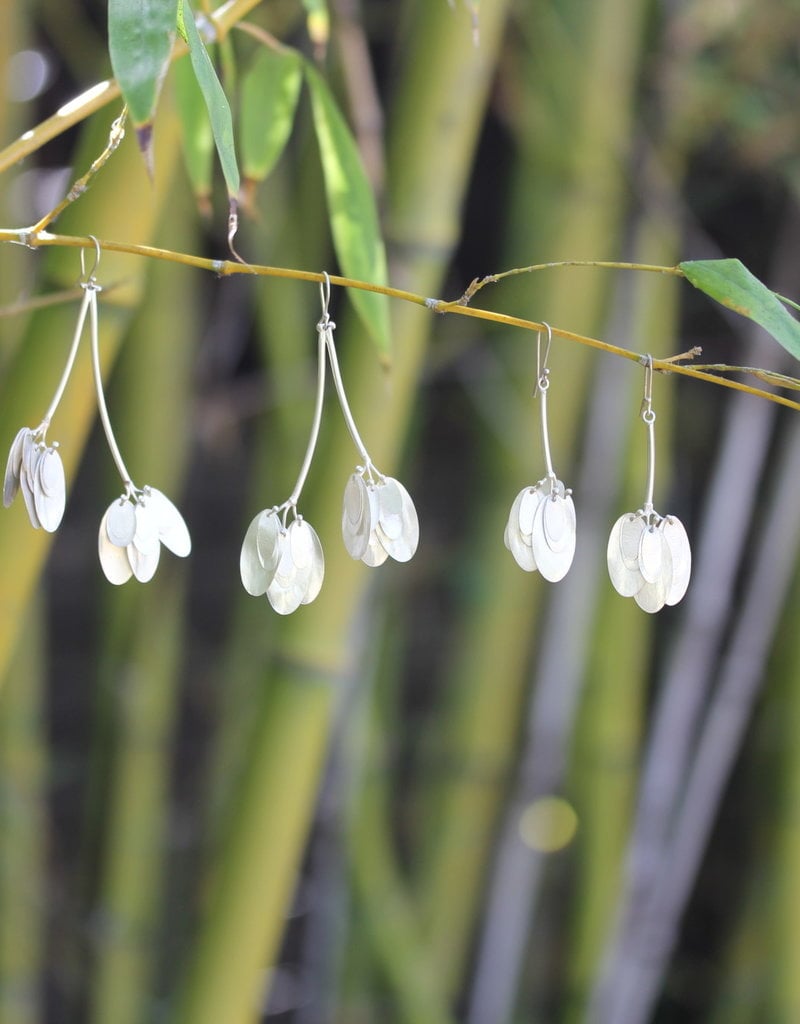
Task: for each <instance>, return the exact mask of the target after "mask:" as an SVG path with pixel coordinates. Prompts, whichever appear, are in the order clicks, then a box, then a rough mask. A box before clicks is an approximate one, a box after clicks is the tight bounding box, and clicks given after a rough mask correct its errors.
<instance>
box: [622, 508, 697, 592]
mask: <svg viewBox="0 0 800 1024" xmlns="http://www.w3.org/2000/svg"><path fill="white" fill-rule="evenodd" d="M607 555H608V574H609V576H610V577H611V582H612V583H613V584H614V588H615V590H616V591H617V592H618V593H619V594H622V596H623V597H632V598H633V599H634V601H635V602H636V603H637V604H638V605H639V607H640V608H641V609H642V610H643V611H646V612H657V611H660V610H661V609H662V608H663V607H664V605H665V604H668V605H673V604H677V603H678V601H680V599H681V598H682V597H683V595H684V594H685V593H686V589H687V587H688V586H689V576H690V575H691V571H692V552H691V548H690V547H689V538H688V537H687V535H686V530H685V529H684V526H683V523H682V522H681V521H680V520H679V519H676V518H675V516H660V515H659V514H658V513H657V512H655V511H652V510H651V511H646V510H645V509H639V510H638V511H637V512H626V513H625V515H622V516H620V517H619V519H618V520H617V521H616V523H614V526H613V527H612V529H611V536H610V537H609V538H608V553H607Z"/></svg>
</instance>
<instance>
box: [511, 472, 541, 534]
mask: <svg viewBox="0 0 800 1024" xmlns="http://www.w3.org/2000/svg"><path fill="white" fill-rule="evenodd" d="M544 497H545V496H544V494H543V493H542V491H541V490H540V489H539V486H538V484H537V485H536V487H526V488H525V490H524V491H520V493H519V509H518V513H517V514H518V526H519V531H520V533H521V534H522V535H523V536H527V537H530V535H531V533H532V532H533V517H534V516H535V515H536V509H537V508H538V507H539V502H540V501H543V500H544Z"/></svg>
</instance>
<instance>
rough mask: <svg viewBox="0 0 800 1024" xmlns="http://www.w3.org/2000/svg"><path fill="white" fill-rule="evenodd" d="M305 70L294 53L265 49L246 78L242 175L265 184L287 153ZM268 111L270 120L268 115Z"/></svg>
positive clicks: (250, 68) (243, 87)
mask: <svg viewBox="0 0 800 1024" xmlns="http://www.w3.org/2000/svg"><path fill="white" fill-rule="evenodd" d="M302 84H303V69H302V64H301V61H300V55H299V54H297V53H295V52H294V51H293V50H273V49H270V48H264V49H262V50H259V52H258V53H257V54H256V56H255V59H254V60H253V63H252V64H251V66H250V67H249V69H248V70H247V73H246V74H245V75H244V76H243V78H242V94H241V106H240V118H241V123H240V130H241V136H240V138H241V150H242V172H243V174H244V176H245V178H249V179H251V180H252V181H263V180H264V178H266V177H267V175H268V174H269V172H270V171H271V170H272V168H273V167H274V166H275V163H276V161H277V160H278V157H279V156H280V155H281V153H282V152H283V150H284V147H285V146H286V143H287V141H288V139H289V135H290V134H291V131H292V125H293V124H294V116H295V111H296V110H297V101H298V99H299V97H300V87H301V86H302ZM265 111H268V112H269V113H268V116H267V117H265V116H264V112H265Z"/></svg>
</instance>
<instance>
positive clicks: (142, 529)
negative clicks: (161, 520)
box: [131, 497, 161, 582]
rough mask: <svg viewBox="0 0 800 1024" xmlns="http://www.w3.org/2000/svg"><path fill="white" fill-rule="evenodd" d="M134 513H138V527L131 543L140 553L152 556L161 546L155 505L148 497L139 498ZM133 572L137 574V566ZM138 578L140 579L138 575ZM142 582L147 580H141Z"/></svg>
mask: <svg viewBox="0 0 800 1024" xmlns="http://www.w3.org/2000/svg"><path fill="white" fill-rule="evenodd" d="M134 514H135V515H136V529H135V531H134V534H133V540H132V541H131V543H132V544H133V546H134V547H135V548H136V549H137V550H138V551H139V552H140V554H143V555H149V556H152V555H153V553H154V552H155V551H158V549H159V548H160V547H161V541H160V540H159V539H158V517H157V515H156V509H155V506H154V505H151V504H150V500H149V498H148V497H144V498H139V500H138V501H137V503H136V505H135V506H134ZM145 571H146V570H145ZM154 571H155V570H154ZM133 573H134V576H136V568H135V567H134V570H133ZM136 578H137V579H139V577H138V576H136ZM140 582H147V581H146V580H140Z"/></svg>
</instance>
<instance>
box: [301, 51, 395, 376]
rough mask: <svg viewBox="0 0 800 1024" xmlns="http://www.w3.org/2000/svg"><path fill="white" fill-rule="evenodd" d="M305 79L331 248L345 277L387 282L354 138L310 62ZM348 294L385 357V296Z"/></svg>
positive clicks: (373, 208) (371, 200)
mask: <svg viewBox="0 0 800 1024" xmlns="http://www.w3.org/2000/svg"><path fill="white" fill-rule="evenodd" d="M305 75H306V81H307V82H308V85H309V88H310V90H311V105H312V109H313V113H314V128H315V130H316V134H317V142H318V143H319V151H320V157H321V159H322V170H323V175H324V178H325V193H326V195H327V199H328V213H329V215H330V220H331V233H332V235H333V244H334V248H335V249H336V256H337V258H338V260H339V264H340V266H341V268H342V272H343V273H344V274H345V275H346V276H347V277H354V278H360V279H361V280H364V281H372V282H373V283H375V284H386V281H387V271H386V250H385V248H384V244H383V238H382V236H381V233H380V227H379V226H378V211H377V208H376V206H375V198H374V196H373V194H372V189H371V187H370V184H369V181H368V180H367V175H366V173H365V171H364V167H363V165H362V163H361V157H360V156H359V153H358V148H357V146H356V143H355V140H354V139H353V136H352V135H351V133H350V129H349V128H348V127H347V124H346V123H345V120H344V117H343V116H342V114H341V112H340V111H339V108H338V106H337V105H336V101H335V100H334V98H333V96H332V95H331V92H330V89H329V88H328V86H327V84H326V82H325V80H324V79H323V78H322V76H321V75H320V74H319V73H318V72H317V71H316V70H315V69H314V68H313V67H311V65H310V64H308V63H307V64H306V65H305ZM349 294H350V296H351V298H352V300H353V304H354V305H355V307H356V310H357V311H358V313H359V315H360V317H361V319H362V320H363V321H364V324H365V325H366V327H367V330H368V331H369V332H370V334H371V336H372V338H373V340H374V341H375V343H376V345H377V346H378V349H379V351H380V353H381V355H382V356H384V357H386V356H388V354H389V349H390V339H389V307H388V303H387V300H386V296H385V295H378V294H376V293H374V292H366V291H361V290H357V289H352V290H351V291H350V293H349Z"/></svg>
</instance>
